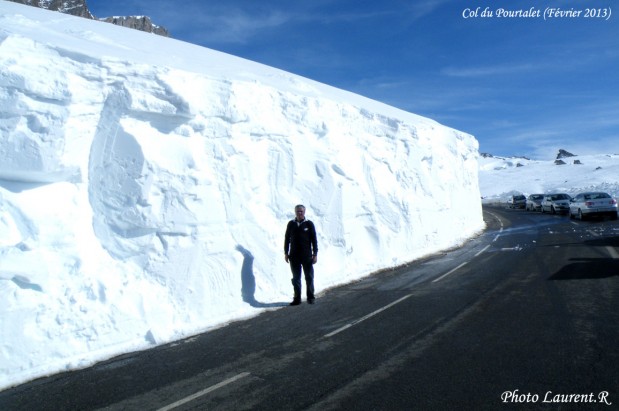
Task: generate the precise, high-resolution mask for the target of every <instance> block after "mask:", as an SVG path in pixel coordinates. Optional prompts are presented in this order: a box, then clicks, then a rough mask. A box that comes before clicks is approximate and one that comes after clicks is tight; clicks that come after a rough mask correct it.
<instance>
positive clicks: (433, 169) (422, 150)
mask: <svg viewBox="0 0 619 411" xmlns="http://www.w3.org/2000/svg"><path fill="white" fill-rule="evenodd" d="M0 27H2V28H1V29H0V129H1V130H2V139H1V141H0V254H1V257H0V315H1V317H2V322H1V324H2V326H1V329H0V332H1V336H0V340H1V342H0V388H2V387H7V386H10V385H12V384H16V383H19V382H23V381H25V380H27V379H30V378H34V377H37V376H41V375H44V374H48V373H52V372H57V371H60V370H65V369H71V368H76V367H82V366H86V365H89V364H91V363H93V362H94V361H97V360H100V359H103V358H106V357H109V356H112V355H115V354H119V353H122V352H126V351H130V350H138V349H144V348H147V347H149V346H152V345H155V344H160V343H164V342H168V341H171V340H174V339H179V338H182V337H184V336H187V335H191V334H194V333H198V332H201V331H204V330H207V329H209V328H211V327H214V326H218V325H221V324H225V323H226V322H229V321H232V320H235V319H239V318H246V317H249V316H252V315H255V314H256V313H258V312H260V311H262V310H265V309H269V308H270V307H277V306H280V305H281V304H282V303H285V302H288V301H289V300H290V296H291V292H292V287H291V284H290V274H289V268H288V266H287V265H286V264H285V262H284V258H283V234H284V229H285V225H286V222H287V221H288V220H289V219H291V218H293V208H294V205H295V204H297V203H304V204H305V205H306V206H307V216H308V218H310V219H312V220H313V221H314V223H315V224H316V227H317V230H318V233H319V249H320V251H319V262H318V265H317V267H316V289H317V291H318V292H319V291H320V290H324V289H326V288H328V287H331V286H334V285H337V284H341V283H345V282H348V281H351V280H354V279H357V278H359V277H362V276H365V275H368V274H370V273H371V272H373V271H375V270H378V269H382V268H385V267H390V266H395V265H398V264H402V263H404V262H407V261H410V260H413V259H416V258H418V257H421V256H423V255H427V254H429V253H432V252H435V251H437V250H440V249H444V248H447V247H451V246H454V245H457V244H460V243H462V242H463V241H464V240H465V239H466V238H467V237H470V236H471V235H473V234H474V233H476V232H478V231H479V230H480V229H482V228H483V221H482V216H481V205H480V201H479V198H480V192H479V187H478V181H477V175H478V163H477V156H478V152H477V142H476V140H475V139H474V138H473V137H471V136H469V135H467V134H463V133H461V132H458V131H456V130H453V129H449V128H446V127H444V126H441V125H440V124H438V123H436V122H434V121H431V120H428V119H425V118H422V117H419V116H416V115H413V114H410V113H405V112H403V111H400V110H397V109H395V108H393V107H388V106H386V105H383V104H381V103H378V102H375V101H371V100H368V99H365V98H362V97H360V96H357V95H354V94H351V93H347V92H344V91H341V90H337V89H334V88H331V87H328V86H325V85H322V84H319V83H316V82H313V81H310V80H307V79H304V78H301V77H297V76H294V75H292V74H289V73H284V72H282V71H279V70H275V69H272V68H268V67H265V66H262V65H259V64H256V63H251V62H248V61H245V60H242V59H238V58H234V57H232V56H228V55H224V54H221V53H217V52H214V51H212V50H207V49H204V48H201V47H197V46H193V45H190V44H186V43H182V42H178V41H174V40H171V39H166V38H161V37H159V36H154V35H149V34H146V33H140V32H137V31H133V30H129V29H123V28H120V27H115V26H112V25H109V24H106V23H100V22H96V21H89V20H86V19H80V18H76V17H71V16H66V15H61V14H58V13H54V12H48V11H43V10H39V9H35V8H31V7H26V6H21V5H17V4H13V3H7V2H0Z"/></svg>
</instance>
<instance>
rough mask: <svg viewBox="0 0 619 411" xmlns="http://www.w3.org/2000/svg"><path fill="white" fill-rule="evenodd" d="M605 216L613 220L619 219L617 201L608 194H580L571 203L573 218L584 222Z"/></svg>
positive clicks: (571, 215)
mask: <svg viewBox="0 0 619 411" xmlns="http://www.w3.org/2000/svg"><path fill="white" fill-rule="evenodd" d="M604 215H607V216H609V217H610V218H611V219H613V220H616V219H617V200H615V199H614V198H612V197H611V196H610V194H608V193H601V192H590V193H580V194H578V195H577V196H576V197H574V198H573V199H572V201H571V202H570V217H571V218H574V217H578V219H579V220H584V219H585V218H587V217H591V216H604Z"/></svg>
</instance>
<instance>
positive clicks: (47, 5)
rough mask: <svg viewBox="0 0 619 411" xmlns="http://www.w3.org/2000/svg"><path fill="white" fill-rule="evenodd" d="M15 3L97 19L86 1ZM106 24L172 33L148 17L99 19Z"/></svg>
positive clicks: (18, 1)
mask: <svg viewBox="0 0 619 411" xmlns="http://www.w3.org/2000/svg"><path fill="white" fill-rule="evenodd" d="M8 1H12V2H14V3H20V4H25V5H28V6H33V7H39V8H42V9H45V10H51V11H58V12H60V13H65V14H70V15H72V16H79V17H84V18H87V19H95V16H93V15H92V13H91V12H90V10H89V9H88V5H87V4H86V0H8ZM99 20H101V21H105V22H106V23H112V24H116V25H117V26H123V27H129V28H132V29H136V30H140V31H145V32H147V33H154V34H158V35H160V36H165V37H169V36H170V33H169V32H168V30H167V29H166V28H165V27H162V26H158V25H156V24H154V23H153V22H152V21H151V19H150V17H147V16H112V17H102V18H99Z"/></svg>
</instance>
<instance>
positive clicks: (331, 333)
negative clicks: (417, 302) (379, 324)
mask: <svg viewBox="0 0 619 411" xmlns="http://www.w3.org/2000/svg"><path fill="white" fill-rule="evenodd" d="M411 296H412V294H408V295H405V296H404V297H402V298H400V299H399V300H396V301H394V302H392V303H391V304H388V305H386V306H384V307H383V308H379V309H378V310H376V311H374V312H371V313H370V314H368V315H366V316H364V317H361V318H359V319H358V320H355V321H353V322H351V323H348V324H346V325H345V326H343V327H340V328H338V329H337V330H335V331H332V332H330V333H329V334H325V335H324V337H325V338H329V337H333V336H334V335H335V334H338V333H341V332H342V331H344V330H347V329H348V328H350V327H352V326H353V325H357V324H359V323H360V322H361V321H365V320H367V319H368V318H370V317H374V316H375V315H376V314H379V313H381V312H383V311H385V310H386V309H387V308H391V307H393V306H394V305H396V304H398V303H401V302H402V301H404V300H406V299H407V298H409V297H411Z"/></svg>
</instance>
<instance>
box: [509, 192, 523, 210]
mask: <svg viewBox="0 0 619 411" xmlns="http://www.w3.org/2000/svg"><path fill="white" fill-rule="evenodd" d="M507 204H508V206H509V208H524V207H525V206H526V205H527V198H526V197H525V196H523V195H522V194H520V195H513V196H511V197H510V198H509V200H507Z"/></svg>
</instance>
